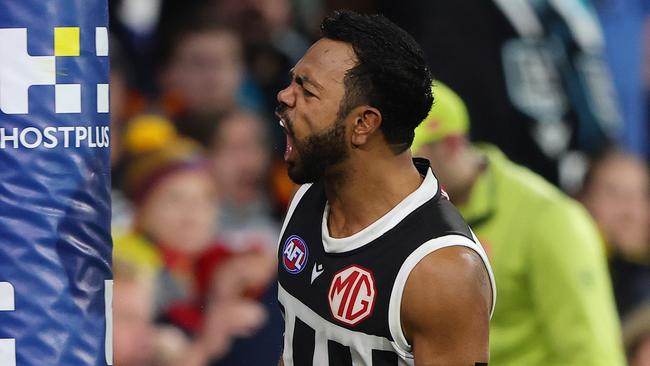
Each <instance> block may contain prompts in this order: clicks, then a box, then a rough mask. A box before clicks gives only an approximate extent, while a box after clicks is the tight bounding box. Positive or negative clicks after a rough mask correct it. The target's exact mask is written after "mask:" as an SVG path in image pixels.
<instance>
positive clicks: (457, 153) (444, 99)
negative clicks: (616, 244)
mask: <svg viewBox="0 0 650 366" xmlns="http://www.w3.org/2000/svg"><path fill="white" fill-rule="evenodd" d="M433 93H434V97H435V101H434V104H433V107H432V108H431V111H430V113H429V115H428V116H427V118H426V119H425V121H424V122H423V123H422V124H421V125H420V126H419V127H418V128H417V129H416V131H415V139H414V142H413V145H412V147H411V149H412V151H413V153H414V156H422V157H425V158H428V159H429V160H431V166H432V168H433V171H434V173H435V174H436V175H437V177H438V178H439V180H440V182H441V184H442V185H443V187H444V188H445V189H446V191H447V192H448V193H449V196H450V198H451V200H452V202H453V203H454V204H455V205H456V206H457V207H458V208H459V210H460V212H461V214H462V215H463V216H464V217H465V219H466V220H467V222H468V223H469V224H470V226H471V227H472V229H473V230H474V232H475V233H476V235H477V236H478V238H479V240H480V242H481V243H482V244H483V245H484V246H485V249H486V251H487V253H488V255H489V257H490V261H491V264H492V269H493V271H494V275H495V278H496V284H497V293H498V301H497V304H496V308H495V311H494V315H493V317H492V321H491V323H490V365H497V366H500V365H513V366H514V365H516V366H521V365H526V366H535V365H540V366H542V365H544V366H548V365H558V366H559V365H562V366H571V365H576V366H578V365H579V366H584V365H590V366H594V365H602V366H617V365H624V364H625V359H624V355H623V350H622V341H621V336H620V325H619V320H618V317H617V314H616V310H615V306H614V299H613V295H612V290H611V284H610V280H609V276H608V273H607V265H606V261H605V255H604V251H603V244H602V242H601V240H600V237H599V235H598V233H597V230H596V228H595V226H594V224H593V222H592V221H591V220H590V218H589V216H588V214H587V213H586V211H585V210H584V209H583V208H582V207H581V206H580V205H579V204H578V203H577V202H575V201H574V200H572V199H571V198H569V197H568V196H566V195H565V194H563V193H562V192H561V191H560V190H558V189H557V188H556V187H554V186H553V185H551V184H550V183H548V182H546V181H545V180H544V179H543V178H541V177H540V176H538V175H537V174H535V173H533V172H532V171H530V170H528V169H526V168H525V167H522V166H519V165H517V164H515V163H513V162H512V161H510V160H509V159H508V158H507V157H506V156H505V155H504V154H503V153H502V152H501V151H500V150H499V149H498V148H497V147H495V146H490V145H472V144H470V143H469V142H468V139H467V137H466V134H467V131H468V128H469V116H468V113H467V110H466V108H465V105H464V103H463V101H462V100H461V99H460V97H459V96H458V95H457V94H455V93H454V92H453V91H452V90H450V89H449V88H447V87H446V86H444V85H442V84H439V83H437V82H435V83H434V87H433Z"/></svg>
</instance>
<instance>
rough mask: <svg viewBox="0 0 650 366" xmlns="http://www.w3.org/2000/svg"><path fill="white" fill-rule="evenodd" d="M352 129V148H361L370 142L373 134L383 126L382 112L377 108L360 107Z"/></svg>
mask: <svg viewBox="0 0 650 366" xmlns="http://www.w3.org/2000/svg"><path fill="white" fill-rule="evenodd" d="M357 108H359V110H358V111H355V112H357V113H356V115H355V119H354V125H353V127H352V141H351V142H352V146H356V147H358V146H361V145H364V144H365V143H366V142H368V139H369V138H370V136H372V134H373V133H374V132H375V131H377V130H378V129H379V127H380V126H381V112H380V111H379V110H378V109H377V108H373V107H369V106H360V107H357Z"/></svg>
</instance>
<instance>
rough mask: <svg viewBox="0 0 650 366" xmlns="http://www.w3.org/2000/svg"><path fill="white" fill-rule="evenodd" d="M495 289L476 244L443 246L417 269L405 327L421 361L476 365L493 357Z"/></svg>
mask: <svg viewBox="0 0 650 366" xmlns="http://www.w3.org/2000/svg"><path fill="white" fill-rule="evenodd" d="M491 306H492V289H491V285H490V280H489V277H488V273H487V271H486V268H485V266H484V264H483V262H482V261H481V258H480V257H479V255H478V254H477V253H476V252H474V251H473V250H472V249H469V248H466V247H460V246H453V247H448V248H443V249H439V250H437V251H435V252H433V253H431V254H429V255H428V256H426V257H425V258H423V259H422V260H421V261H420V263H418V265H417V266H415V268H414V269H413V271H412V272H411V274H410V276H409V279H408V281H407V282H406V287H405V289H404V294H403V297H402V309H401V317H402V329H403V330H404V334H405V336H406V339H407V340H408V341H409V343H410V344H411V346H412V347H413V355H414V357H415V364H416V365H417V366H433V365H445V366H455V365H458V366H474V365H475V364H481V363H484V362H487V361H488V358H489V353H488V334H489V330H488V329H489V319H490V307H491Z"/></svg>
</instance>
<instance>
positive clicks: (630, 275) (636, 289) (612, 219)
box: [580, 150, 650, 316]
mask: <svg viewBox="0 0 650 366" xmlns="http://www.w3.org/2000/svg"><path fill="white" fill-rule="evenodd" d="M580 200H581V201H582V203H583V204H584V205H585V207H586V208H587V210H589V212H590V213H591V215H592V216H593V217H594V219H595V221H596V223H597V224H598V227H599V228H600V232H601V235H602V236H603V238H604V240H605V241H606V243H607V249H608V250H609V252H610V269H611V272H612V279H613V284H614V292H615V294H616V300H617V304H618V309H619V312H620V313H621V315H622V316H624V315H626V314H627V313H628V312H629V311H630V310H631V309H633V308H634V307H636V306H638V305H640V304H641V302H643V301H650V177H649V176H648V168H647V166H646V165H645V163H644V162H643V161H641V160H639V159H638V158H636V157H634V156H633V155H631V154H628V153H625V152H622V151H615V150H612V151H607V152H605V153H604V154H603V155H602V156H601V157H599V158H598V159H595V160H594V161H593V163H592V164H591V167H590V169H589V170H588V172H587V175H586V176H585V180H584V185H583V189H582V193H581V195H580Z"/></svg>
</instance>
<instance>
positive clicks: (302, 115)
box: [277, 39, 356, 184]
mask: <svg viewBox="0 0 650 366" xmlns="http://www.w3.org/2000/svg"><path fill="white" fill-rule="evenodd" d="M355 63H356V58H355V55H354V51H353V50H352V47H351V46H350V45H349V44H346V43H343V42H338V41H332V40H329V39H321V40H319V41H318V42H316V43H315V44H314V45H313V46H312V47H311V48H310V49H309V50H308V51H307V53H305V56H304V57H303V58H302V59H301V60H300V61H298V63H297V64H296V66H295V67H294V68H293V70H292V80H291V83H290V84H289V86H287V87H286V88H285V89H283V90H281V91H280V92H279V93H278V102H279V103H280V105H279V106H278V111H277V115H278V117H279V118H280V125H281V126H282V128H283V129H284V131H285V133H286V134H287V147H286V150H285V153H284V159H285V161H286V162H287V166H288V170H289V176H290V177H291V179H292V180H293V181H294V182H296V183H298V184H303V183H308V182H315V181H318V180H320V179H321V178H323V176H324V175H325V174H327V173H328V170H329V168H331V167H332V166H334V165H336V164H339V163H341V162H343V161H345V160H346V158H347V156H348V149H349V147H348V139H347V125H348V124H347V122H346V116H340V115H339V107H340V105H341V100H342V99H343V97H344V94H345V86H344V84H343V79H344V77H345V74H346V72H347V71H348V70H349V69H350V68H351V67H353V66H354V65H355Z"/></svg>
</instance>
